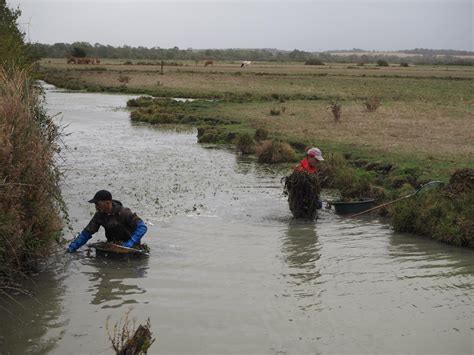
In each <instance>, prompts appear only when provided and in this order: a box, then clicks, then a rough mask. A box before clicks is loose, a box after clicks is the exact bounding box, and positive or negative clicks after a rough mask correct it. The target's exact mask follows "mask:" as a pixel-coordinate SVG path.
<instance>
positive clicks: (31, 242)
mask: <svg viewBox="0 0 474 355" xmlns="http://www.w3.org/2000/svg"><path fill="white" fill-rule="evenodd" d="M59 136H60V132H59V131H58V128H57V126H56V125H55V124H54V123H53V121H52V120H51V118H50V117H48V116H47V115H46V113H45V111H44V109H43V108H42V106H41V102H40V94H39V92H38V88H35V87H34V85H33V82H32V80H31V79H30V76H29V73H28V72H27V71H25V70H17V71H9V72H8V73H7V72H5V71H4V70H3V69H2V70H0V287H1V286H2V285H5V284H7V283H8V282H11V281H13V280H15V279H16V277H17V276H18V275H19V274H21V273H23V272H26V271H28V270H30V269H31V268H34V267H35V262H36V261H37V260H38V258H39V257H41V256H45V255H46V254H48V250H49V249H50V246H51V242H52V241H54V240H55V238H56V237H57V236H58V235H59V233H60V231H61V227H62V226H61V221H60V218H59V215H60V211H61V210H63V211H64V205H63V204H62V200H61V194H60V188H59V180H60V176H61V173H60V171H59V169H58V167H57V166H56V165H55V155H56V153H57V152H58V151H59V146H58V139H59Z"/></svg>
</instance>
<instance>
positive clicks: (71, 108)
mask: <svg viewBox="0 0 474 355" xmlns="http://www.w3.org/2000/svg"><path fill="white" fill-rule="evenodd" d="M47 98H48V108H49V110H50V112H51V113H53V114H54V113H57V112H63V117H64V118H63V123H64V124H67V125H68V126H67V127H66V131H67V132H69V133H70V135H69V136H67V137H65V141H66V143H67V145H68V149H67V150H66V153H65V154H66V161H67V164H68V172H67V179H66V181H65V184H64V187H63V191H64V195H65V198H66V201H67V203H68V206H69V208H70V213H71V216H72V217H73V221H72V226H73V229H74V230H75V231H79V230H80V229H81V228H82V227H83V226H84V225H85V224H86V223H87V221H88V219H89V218H90V217H91V214H92V212H93V211H92V208H91V206H90V205H89V204H88V203H87V202H86V201H87V200H88V199H89V198H91V196H92V195H93V194H94V192H95V191H96V190H98V189H100V188H107V189H109V190H111V191H112V192H113V194H114V196H115V197H116V198H118V199H119V200H121V201H122V202H123V203H124V204H125V205H126V206H129V207H130V208H132V210H134V211H136V212H137V213H138V214H139V215H140V216H142V217H143V218H144V219H145V220H146V221H147V222H148V223H149V226H150V228H149V232H148V233H147V236H146V242H147V243H148V244H149V245H150V247H151V249H152V254H151V257H150V258H149V259H148V260H133V261H129V262H127V261H120V260H107V259H100V258H95V257H94V256H93V253H92V254H91V253H90V252H88V251H87V250H85V249H84V250H82V251H81V252H79V253H77V254H76V255H74V256H71V257H69V256H59V257H58V259H57V260H53V261H52V262H51V264H52V266H51V267H50V268H49V269H48V270H49V271H48V272H47V273H45V274H43V275H41V276H40V278H39V279H38V280H37V281H36V287H33V289H34V291H35V297H34V298H32V299H30V298H25V297H21V296H18V300H19V302H20V304H21V306H20V305H18V304H17V303H15V302H14V301H12V300H4V301H2V302H3V303H1V305H2V307H3V308H4V309H3V310H0V312H1V314H2V319H6V320H7V321H5V322H2V323H3V324H1V325H0V334H1V338H0V344H1V345H0V349H1V351H0V352H1V353H2V354H3V353H8V351H11V352H12V353H15V354H16V353H22V354H23V353H27V352H31V353H52V354H77V353H87V354H89V353H91V354H92V353H93V354H97V353H111V350H110V345H109V342H108V339H107V332H106V329H105V327H106V319H107V317H111V321H116V320H118V319H119V318H120V317H121V316H122V315H123V314H124V313H125V311H126V310H127V309H128V307H129V306H133V307H134V310H133V312H132V313H133V315H135V316H136V317H137V318H138V320H140V321H144V320H145V319H146V318H147V317H150V319H151V323H152V330H153V332H154V334H155V336H156V337H157V341H156V343H155V344H154V345H153V347H152V352H151V353H153V354H155V353H156V354H315V353H334V352H336V353H408V352H411V353H450V354H454V353H472V350H473V348H472V347H473V345H472V336H473V325H472V324H473V318H472V317H473V314H472V311H473V309H472V300H473V293H472V290H473V283H474V282H473V274H474V265H473V259H472V251H471V250H465V249H458V248H453V247H449V246H446V245H442V244H438V243H435V242H433V241H431V240H428V239H425V238H419V237H415V236H409V235H404V234H396V233H394V232H393V231H392V230H391V228H390V227H389V225H387V224H386V223H384V222H383V221H380V220H377V219H372V218H360V219H357V220H346V219H343V218H341V217H339V216H336V215H335V214H334V213H333V212H332V211H327V210H323V211H321V214H320V218H319V219H318V221H317V222H315V223H309V222H300V221H294V220H292V219H291V216H290V213H289V210H288V206H287V202H286V200H285V198H284V197H283V196H282V193H281V192H282V186H281V184H280V179H281V177H282V176H283V175H284V174H285V171H281V170H280V171H279V170H278V169H275V168H273V167H269V166H262V165H259V164H255V161H254V159H252V158H248V157H239V156H237V155H235V154H234V152H233V151H232V150H231V149H216V148H215V147H212V146H203V145H199V144H197V143H196V137H195V131H194V130H190V131H180V130H176V129H157V128H154V127H150V126H147V125H142V124H133V123H131V122H130V120H129V117H128V112H127V111H125V110H124V109H122V108H123V107H124V105H125V102H126V100H127V97H126V96H121V95H103V94H83V93H64V92H61V91H55V90H53V89H52V88H49V91H48V95H47ZM102 235H103V234H102ZM68 236H69V237H71V236H72V233H71V234H69V235H68ZM97 239H100V237H99V238H96V240H97Z"/></svg>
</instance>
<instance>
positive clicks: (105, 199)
mask: <svg viewBox="0 0 474 355" xmlns="http://www.w3.org/2000/svg"><path fill="white" fill-rule="evenodd" d="M89 202H90V203H95V209H96V211H97V212H96V213H95V214H94V216H93V217H92V219H91V221H90V222H89V224H88V225H87V226H86V227H85V228H84V230H83V231H82V232H81V234H79V235H78V236H77V238H76V239H74V240H73V241H72V242H71V244H69V246H68V248H67V251H68V252H69V253H73V252H75V251H76V250H77V249H79V248H80V247H81V246H83V245H84V244H86V243H87V241H88V240H89V239H91V238H92V235H93V234H95V233H96V232H97V231H98V230H99V228H100V227H101V226H102V227H104V229H105V236H106V238H107V241H108V242H112V243H116V244H120V245H122V246H124V247H127V248H132V247H133V246H134V245H138V244H140V240H141V238H142V237H143V236H144V235H145V233H146V231H147V226H146V225H145V222H143V221H142V220H141V219H140V218H139V217H138V216H137V215H136V214H135V213H133V212H132V211H131V210H130V209H129V208H126V207H123V205H122V203H121V202H120V201H117V200H112V194H111V193H110V192H109V191H107V190H100V191H98V192H97V193H96V194H95V195H94V198H93V199H92V200H89Z"/></svg>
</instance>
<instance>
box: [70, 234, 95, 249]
mask: <svg viewBox="0 0 474 355" xmlns="http://www.w3.org/2000/svg"><path fill="white" fill-rule="evenodd" d="M91 238H92V234H91V233H90V232H89V231H87V230H85V229H84V230H83V231H82V232H81V234H79V235H78V236H77V237H76V238H75V239H74V240H73V241H72V242H71V244H69V246H68V247H67V252H68V253H74V252H75V251H76V250H77V249H79V248H80V247H82V246H83V245H84V244H86V243H87V241H88V240H89V239H91Z"/></svg>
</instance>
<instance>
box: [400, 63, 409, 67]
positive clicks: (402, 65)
mask: <svg viewBox="0 0 474 355" xmlns="http://www.w3.org/2000/svg"><path fill="white" fill-rule="evenodd" d="M400 66H401V67H405V68H408V67H409V65H408V63H407V62H401V63H400Z"/></svg>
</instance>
